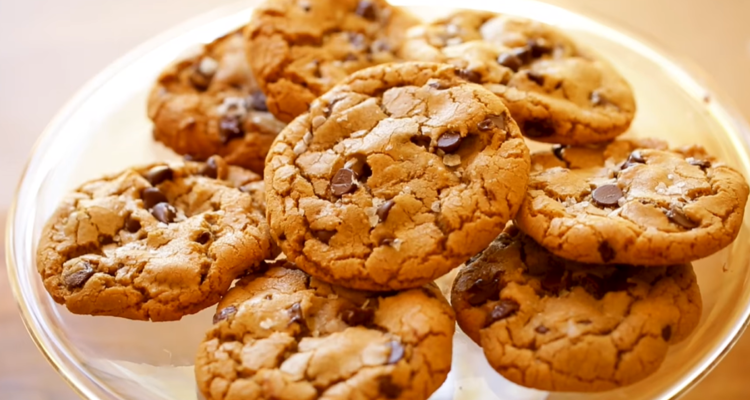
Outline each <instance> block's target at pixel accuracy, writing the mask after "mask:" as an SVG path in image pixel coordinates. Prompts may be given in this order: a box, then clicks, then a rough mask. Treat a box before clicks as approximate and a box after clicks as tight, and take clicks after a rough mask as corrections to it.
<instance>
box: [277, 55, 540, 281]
mask: <svg viewBox="0 0 750 400" xmlns="http://www.w3.org/2000/svg"><path fill="white" fill-rule="evenodd" d="M528 157H529V155H528V148H527V147H526V144H525V143H524V141H523V138H522V137H521V134H520V132H519V131H518V127H517V126H516V124H515V122H513V120H512V119H511V118H510V116H509V113H508V110H507V109H506V108H505V106H504V105H503V103H502V102H501V101H500V99H498V98H497V96H495V95H493V94H492V93H490V92H488V91H487V90H486V89H484V88H482V87H481V86H479V85H475V84H472V83H469V82H466V81H465V80H463V79H462V78H461V77H460V76H458V75H457V74H456V71H455V68H453V67H452V66H450V65H446V64H432V63H402V64H386V65H380V66H376V67H372V68H369V69H366V70H363V71H360V72H357V73H355V74H353V75H352V76H350V77H349V78H348V79H347V80H346V81H344V82H342V83H341V84H340V85H338V86H336V87H335V88H334V89H332V90H331V91H330V92H328V93H326V94H325V95H323V96H322V97H320V98H319V99H318V100H316V101H315V102H314V103H313V104H312V106H311V109H310V112H309V113H307V114H304V115H302V116H300V117H299V118H297V119H296V120H295V121H294V122H292V123H291V124H290V125H289V126H288V127H287V128H286V129H284V131H282V133H281V134H280V135H279V136H278V138H277V139H276V142H275V143H274V145H273V146H272V148H271V151H270V152H269V155H268V160H267V165H266V173H265V179H266V201H267V215H268V221H269V224H270V226H271V231H272V234H273V235H274V238H275V239H277V241H278V243H279V245H280V246H281V248H282V249H283V251H284V253H285V254H286V255H287V257H289V259H290V261H293V262H294V263H295V264H297V265H298V266H299V267H300V268H301V269H303V270H305V271H306V272H308V273H309V274H311V275H313V276H315V277H318V278H320V279H323V280H325V281H328V282H333V283H336V284H338V285H342V286H346V287H350V288H356V289H363V290H397V289H404V288H412V287H419V286H422V285H424V284H426V283H428V282H431V281H433V280H434V279H435V278H437V277H439V276H441V275H444V274H446V273H448V272H449V271H450V270H451V269H453V268H455V267H457V266H458V265H460V264H461V263H463V262H464V261H466V260H467V259H469V258H470V257H471V256H472V255H474V254H476V253H477V252H479V251H481V250H482V249H484V248H485V247H486V246H487V245H488V244H489V243H490V242H491V241H492V240H493V239H494V238H495V237H496V236H497V235H498V234H499V233H500V232H501V231H502V227H503V226H504V225H505V223H506V222H507V221H508V220H509V219H510V218H512V217H513V216H514V215H515V214H516V210H518V206H519V203H520V201H522V199H523V197H524V196H525V191H526V183H527V180H528V172H529V158H528Z"/></svg>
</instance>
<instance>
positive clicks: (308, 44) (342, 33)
mask: <svg viewBox="0 0 750 400" xmlns="http://www.w3.org/2000/svg"><path fill="white" fill-rule="evenodd" d="M417 23H418V20H417V19H416V18H415V17H413V16H411V15H409V14H408V13H407V12H406V11H404V10H401V9H399V8H396V7H392V6H391V5H389V4H388V3H387V2H386V1H385V0H267V1H266V2H265V3H263V4H262V5H260V6H259V7H258V8H257V9H256V11H255V13H254V15H253V18H252V20H251V22H250V25H249V27H248V30H247V37H248V41H247V43H248V44H247V48H248V54H249V55H250V65H251V67H252V70H253V72H254V73H255V76H256V77H257V79H258V81H259V82H260V85H261V87H262V88H263V91H264V92H265V93H266V95H268V108H269V110H271V112H272V113H273V114H274V115H275V116H276V117H277V118H279V119H280V120H282V121H285V122H289V121H291V120H293V119H294V118H295V117H297V116H298V115H300V114H302V113H304V112H306V111H307V109H308V107H309V105H310V104H311V103H312V101H313V100H314V99H315V98H317V97H318V96H320V95H322V94H323V93H325V92H327V91H328V90H329V89H331V88H332V87H333V86H334V85H335V84H337V83H338V82H339V81H341V80H343V79H344V78H346V77H347V76H348V75H349V74H351V73H352V72H355V71H359V70H361V69H364V68H367V67H370V66H373V65H378V64H383V63H389V62H394V61H398V60H397V59H396V56H395V52H396V51H397V49H398V47H399V46H400V44H401V41H402V40H403V37H404V33H405V32H406V29H408V28H409V27H411V26H413V25H416V24H417Z"/></svg>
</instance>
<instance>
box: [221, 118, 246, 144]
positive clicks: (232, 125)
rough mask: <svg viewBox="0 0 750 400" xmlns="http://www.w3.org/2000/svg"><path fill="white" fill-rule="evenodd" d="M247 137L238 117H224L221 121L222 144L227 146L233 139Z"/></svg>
mask: <svg viewBox="0 0 750 400" xmlns="http://www.w3.org/2000/svg"><path fill="white" fill-rule="evenodd" d="M243 136H245V131H244V128H243V127H242V121H240V119H239V118H238V117H230V116H224V117H222V118H221V120H220V121H219V139H220V140H221V143H223V144H227V143H229V142H230V141H231V140H232V139H236V138H241V137H243Z"/></svg>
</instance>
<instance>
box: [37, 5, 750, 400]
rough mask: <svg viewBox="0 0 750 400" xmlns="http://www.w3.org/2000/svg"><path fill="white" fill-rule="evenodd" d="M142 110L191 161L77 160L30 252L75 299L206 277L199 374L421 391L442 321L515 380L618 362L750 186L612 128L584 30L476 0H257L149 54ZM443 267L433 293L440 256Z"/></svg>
mask: <svg viewBox="0 0 750 400" xmlns="http://www.w3.org/2000/svg"><path fill="white" fill-rule="evenodd" d="M148 113H149V116H150V117H151V119H152V120H153V121H154V138H155V139H156V140H158V141H160V142H161V143H163V144H165V145H166V146H168V147H170V148H172V149H173V150H174V151H175V152H177V153H179V154H181V155H184V156H185V161H183V162H178V163H166V162H163V163H157V164H155V165H151V166H146V167H134V168H131V169H128V170H126V171H123V172H121V173H119V174H115V175H112V176H107V177H104V178H101V179H98V180H94V181H91V182H88V183H86V184H84V185H82V186H81V187H80V188H78V189H77V190H76V191H74V192H73V193H71V194H70V195H68V196H67V197H66V198H65V199H64V200H63V202H62V203H61V205H60V207H59V208H58V210H57V212H56V213H55V214H54V215H53V216H52V218H51V219H50V221H49V223H48V224H47V226H46V227H45V229H44V231H43V233H42V238H41V241H40V244H39V249H38V257H37V264H38V268H39V272H40V274H41V276H42V279H43V280H44V284H45V287H46V288H47V290H48V291H49V293H50V294H51V295H52V297H53V298H54V299H55V301H57V302H59V303H61V304H64V305H65V306H66V307H67V308H68V309H69V310H70V311H72V312H74V313H79V314H90V315H110V316H119V317H124V318H130V319H139V320H151V321H171V320H178V319H180V318H181V317H182V316H185V315H188V314H192V313H196V312H198V311H200V310H202V309H205V308H207V307H210V306H212V305H214V304H216V303H218V307H217V309H216V313H215V315H214V318H213V324H214V325H213V327H212V328H211V329H210V330H209V332H208V333H207V335H206V338H205V340H204V342H203V343H202V344H201V345H200V347H199V349H198V354H197V358H196V371H195V372H196V379H197V382H198V387H199V389H200V391H201V393H202V395H203V396H204V397H205V398H206V399H227V400H230V399H231V400H238V399H279V400H298V399H302V400H312V399H403V400H406V399H409V400H415V399H416V400H419V399H423V400H426V399H428V398H429V397H430V395H431V394H432V393H433V392H434V391H435V390H437V389H438V388H439V387H440V385H441V384H442V383H443V381H444V380H445V379H446V376H447V374H448V372H449V371H450V368H451V357H452V351H451V349H452V343H453V335H454V331H455V323H456V321H457V322H458V324H459V326H460V327H461V329H462V330H463V331H464V332H465V333H466V334H467V335H468V336H469V337H470V338H471V339H472V340H474V341H475V342H476V343H477V345H478V346H480V347H481V348H482V349H483V350H484V353H485V355H486V357H487V360H488V361H489V363H490V364H491V365H492V367H493V368H494V369H495V370H497V371H498V373H500V374H501V375H502V376H504V377H506V378H507V379H509V380H511V381H513V382H516V383H518V384H521V385H524V386H527V387H532V388H537V389H542V390H550V391H602V390H610V389H613V388H617V387H621V386H625V385H628V384H631V383H633V382H636V381H638V380H640V379H643V378H644V377H646V376H648V375H649V374H651V373H653V372H654V371H655V370H656V369H657V368H658V367H659V365H660V364H661V362H662V361H663V359H664V358H665V356H666V353H667V349H668V347H669V346H670V345H672V344H674V343H677V342H679V341H680V340H683V339H685V338H686V337H687V336H688V335H689V334H690V333H691V331H692V330H693V329H694V328H695V326H696V325H697V323H698V321H699V319H700V314H701V296H700V292H699V290H698V285H697V281H696V276H695V273H694V272H693V269H692V267H691V264H690V263H691V262H692V261H694V260H697V259H700V258H703V257H706V256H709V255H711V254H713V253H715V252H717V251H719V250H720V249H722V248H724V247H725V246H727V245H729V244H730V243H731V242H732V241H733V240H734V239H735V238H736V236H737V234H738V231H739V229H740V225H741V221H742V219H743V214H744V208H745V203H746V200H747V196H748V186H747V184H746V183H745V180H744V178H743V177H742V176H741V175H740V174H739V173H738V172H736V171H735V170H734V169H732V168H730V167H728V166H726V165H724V164H722V163H721V162H720V161H718V160H716V159H714V158H713V157H711V156H710V155H708V154H707V153H706V152H705V151H704V150H703V149H702V148H700V147H698V146H693V147H689V148H681V149H672V150H670V149H669V146H668V145H667V143H665V142H663V141H661V140H659V139H616V138H617V137H618V136H619V135H620V134H622V133H624V132H625V131H626V130H627V129H628V127H629V126H630V123H631V121H632V120H633V118H634V115H635V102H634V97H633V94H632V91H631V89H630V87H629V85H628V84H627V82H626V81H625V80H624V79H623V78H622V77H621V76H620V75H619V74H618V73H617V72H616V71H615V69H614V68H613V67H612V66H610V65H609V64H608V63H607V62H606V61H604V60H602V59H601V58H600V57H599V56H598V55H596V54H595V53H592V52H590V51H588V50H586V49H583V48H581V47H580V46H578V45H577V44H575V43H574V42H573V41H572V40H571V39H569V38H567V37H566V36H564V35H563V34H562V33H560V32H558V31H556V30H554V29H553V28H551V27H549V26H546V25H543V24H541V23H538V22H534V21H530V20H524V19H519V18H514V17H509V16H505V15H497V14H491V13H484V12H477V11H464V12H457V13H454V14H452V15H450V16H448V17H446V18H444V19H441V20H438V21H435V22H432V23H429V24H426V25H420V22H419V21H418V19H417V18H415V17H414V16H412V15H410V14H409V13H408V12H406V11H405V10H402V9H399V8H396V7H392V6H390V5H389V4H387V3H385V2H384V1H382V0H267V1H266V2H265V3H264V4H263V5H261V6H260V7H258V9H257V10H256V11H255V13H254V15H253V18H252V20H251V21H250V23H249V24H248V25H247V26H245V27H244V28H242V29H240V30H237V31H234V32H232V33H230V34H228V35H226V36H224V37H221V38H219V39H217V40H216V41H214V42H213V43H210V44H208V45H206V46H204V47H203V50H202V52H201V53H200V54H198V55H196V56H193V57H191V58H189V59H186V60H182V61H180V62H178V63H176V64H174V65H173V66H170V67H169V68H168V69H167V70H165V71H164V72H163V73H162V75H161V76H160V77H159V79H158V82H157V83H156V86H155V88H154V89H153V91H152V93H151V96H150V98H149V104H148ZM527 139H532V140H536V141H540V142H545V143H552V144H555V145H554V147H551V148H549V149H548V150H546V151H542V152H539V153H535V154H529V149H528V147H527V144H526V140H527ZM459 267H460V268H459ZM456 271H458V272H457V276H456V278H455V281H454V282H453V284H452V289H451V295H450V297H451V304H449V302H448V301H447V300H446V298H445V296H444V295H443V294H442V293H441V290H440V288H439V287H438V286H437V285H436V284H435V283H434V281H435V280H436V279H438V278H441V277H445V276H451V277H452V276H453V275H451V272H456ZM232 285H233V287H232ZM230 287H232V288H231V289H230ZM443 289H446V288H443Z"/></svg>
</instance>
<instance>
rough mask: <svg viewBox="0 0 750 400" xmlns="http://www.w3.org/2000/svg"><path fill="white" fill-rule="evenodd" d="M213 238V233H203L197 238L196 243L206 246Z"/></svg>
mask: <svg viewBox="0 0 750 400" xmlns="http://www.w3.org/2000/svg"><path fill="white" fill-rule="evenodd" d="M212 237H213V235H211V232H209V231H203V232H201V233H200V235H198V237H197V238H195V241H196V242H198V243H200V244H206V243H208V242H209V241H210V240H211V238H212Z"/></svg>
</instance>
